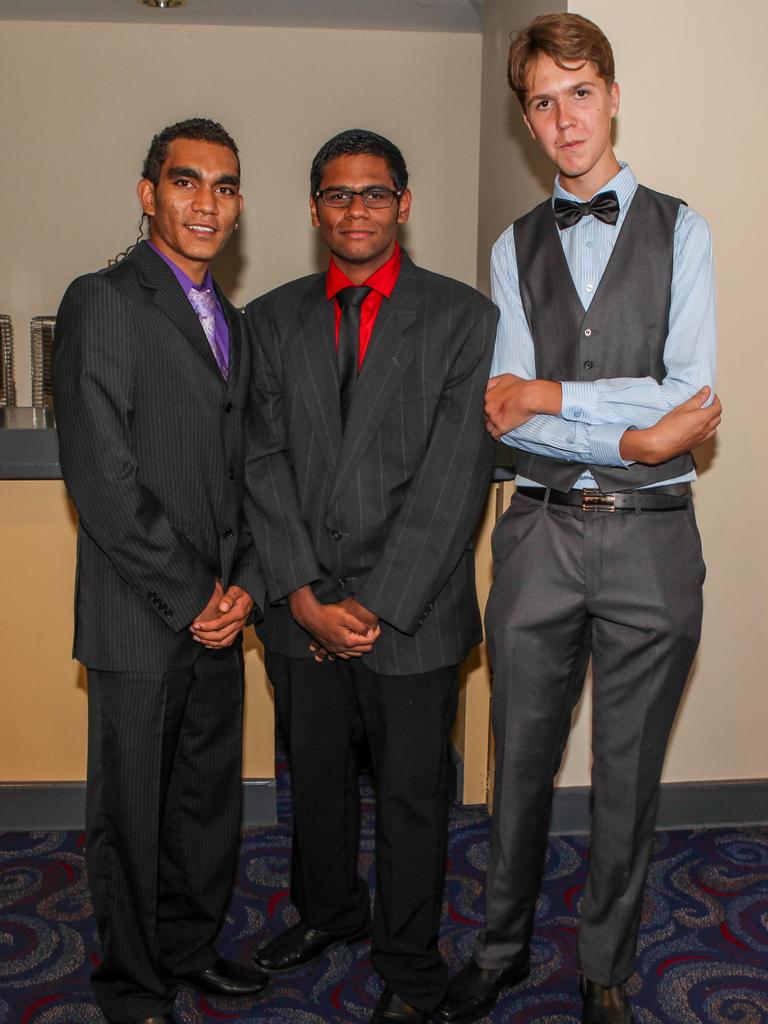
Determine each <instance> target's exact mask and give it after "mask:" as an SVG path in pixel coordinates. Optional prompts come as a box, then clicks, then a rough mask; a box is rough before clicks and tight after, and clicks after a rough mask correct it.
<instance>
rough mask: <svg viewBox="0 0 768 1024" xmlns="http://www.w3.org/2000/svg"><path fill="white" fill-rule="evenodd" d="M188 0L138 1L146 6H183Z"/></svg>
mask: <svg viewBox="0 0 768 1024" xmlns="http://www.w3.org/2000/svg"><path fill="white" fill-rule="evenodd" d="M186 2H187V0H137V3H140V4H143V5H144V6H145V7H161V8H163V9H164V8H166V7H183V6H184V4H185V3H186Z"/></svg>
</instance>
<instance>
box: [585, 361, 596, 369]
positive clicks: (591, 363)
mask: <svg viewBox="0 0 768 1024" xmlns="http://www.w3.org/2000/svg"><path fill="white" fill-rule="evenodd" d="M594 365H595V364H594V363H593V362H592V360H591V359H586V360H585V361H584V369H585V370H591V369H592V367H593V366H594Z"/></svg>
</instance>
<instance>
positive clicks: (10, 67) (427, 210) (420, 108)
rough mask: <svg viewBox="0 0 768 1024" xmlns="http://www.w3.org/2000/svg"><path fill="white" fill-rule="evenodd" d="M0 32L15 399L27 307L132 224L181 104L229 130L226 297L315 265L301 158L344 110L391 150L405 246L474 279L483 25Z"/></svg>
mask: <svg viewBox="0 0 768 1024" xmlns="http://www.w3.org/2000/svg"><path fill="white" fill-rule="evenodd" d="M0 33H1V37H2V43H3V60H2V62H0V96H2V97H3V101H2V103H1V104H0V139H2V145H0V180H2V182H3V196H4V199H5V202H4V204H3V206H4V209H3V217H2V228H1V231H2V247H0V312H3V313H10V314H11V315H12V316H13V320H14V325H15V328H16V338H17V342H16V347H17V380H18V384H19V403H20V404H28V403H29V395H30V392H29V354H28V348H29V344H28V333H29V328H28V323H29V318H30V317H31V316H34V315H36V314H41V313H45V314H47V313H53V312H55V310H56V308H57V306H58V302H59V299H60V297H61V294H62V292H63V290H64V288H65V287H66V285H67V284H68V282H69V281H70V280H71V279H72V278H73V277H74V276H76V275H77V274H81V273H84V272H86V271H89V270H95V269H97V268H98V267H100V266H103V265H104V264H105V263H106V261H107V259H108V258H109V257H110V256H112V255H113V254H115V253H116V252H118V251H120V250H121V249H123V248H124V247H125V246H126V245H127V244H128V243H130V242H132V241H133V239H134V238H135V235H136V231H135V227H136V224H137V222H138V203H137V201H136V199H135V193H134V189H135V184H136V181H137V179H138V176H139V170H140V168H141V163H142V161H143V158H144V154H145V152H146V149H147V146H148V143H149V140H150V138H151V136H152V134H153V133H154V131H156V130H158V129H159V128H162V127H163V126H164V125H166V124H168V123H170V122H172V121H176V120H179V119H181V118H185V117H190V116H194V115H204V116H210V117H214V118H216V119H218V120H220V121H221V122H222V123H223V124H224V126H225V127H226V128H227V129H228V130H229V131H230V132H231V133H232V135H233V136H234V137H235V139H236V140H237V142H238V144H239V146H240V148H241V157H242V166H243V189H244V193H245V196H246V210H245V215H244V217H243V221H242V225H241V230H240V231H239V232H238V235H237V236H236V237H235V240H234V245H235V246H236V248H232V243H231V245H230V249H229V250H228V253H229V255H225V257H224V259H223V261H222V265H221V266H220V267H219V270H218V276H219V277H220V279H221V280H222V283H224V284H225V285H226V287H227V290H228V291H229V293H230V296H231V297H232V299H233V301H234V302H236V303H238V304H240V303H244V302H246V301H247V300H248V299H249V298H252V297H253V296H254V295H257V294H260V293H261V292H264V291H266V290H268V289H269V288H272V287H274V286H276V285H278V284H281V283H283V282H284V281H286V280H290V279H291V278H294V277H298V276H300V275H302V274H305V273H309V272H311V271H312V270H314V269H316V265H317V259H318V247H317V243H316V240H315V236H314V233H313V231H312V229H311V227H310V226H309V219H308V215H307V193H308V189H309V186H308V173H309V164H310V162H311V159H312V156H313V155H314V153H315V152H316V150H317V149H318V148H319V146H320V145H321V144H322V143H323V142H324V141H325V140H326V139H327V138H329V137H330V136H331V135H333V134H335V133H336V132H337V131H340V130H342V129H344V128H350V127H368V128H373V129H375V130H377V131H379V132H381V133H383V134H385V135H389V136H391V137H392V138H393V139H394V140H395V141H396V142H397V143H398V144H399V145H400V147H401V148H402V150H403V152H404V153H405V156H406V159H407V162H408V164H409V169H410V171H411V177H412V186H413V190H414V205H413V214H412V223H411V225H410V226H409V228H408V231H407V234H406V241H407V244H408V247H409V250H410V252H411V254H412V255H413V256H414V258H415V259H416V260H417V261H418V262H421V263H423V264H424V265H425V266H429V267H431V268H432V269H434V270H438V271H441V272H443V273H446V274H449V275H451V276H453V277H457V278H460V279H462V280H465V281H467V282H469V283H474V280H475V270H476V245H477V242H476V240H477V181H478V145H479V123H478V109H479V103H480V61H481V45H482V41H481V37H480V36H479V35H477V34H475V35H469V34H460V33H430V32H384V31H379V32H373V31H357V30H355V31H352V30H348V31H341V30H321V29H278V28H253V27H250V28H229V27H204V26H192V27H187V28H176V27H170V26H147V25H142V26H133V25H114V24H106V25H104V24H102V25H97V24H82V23H51V22H45V23H35V22H2V21H0ZM236 257H240V259H239V261H238V260H237V259H236ZM238 262H239V266H236V264H237V263H238Z"/></svg>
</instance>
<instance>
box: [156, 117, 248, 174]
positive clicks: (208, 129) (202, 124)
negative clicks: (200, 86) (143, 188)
mask: <svg viewBox="0 0 768 1024" xmlns="http://www.w3.org/2000/svg"><path fill="white" fill-rule="evenodd" d="M174 139H198V140H199V141H200V142H213V143H216V144H217V145H219V146H226V147H227V149H231V150H232V152H233V153H234V154H235V156H236V157H237V171H238V174H239V173H240V157H239V156H238V150H237V146H236V145H235V140H234V139H233V138H232V136H231V135H230V134H229V132H227V131H225V130H224V129H223V128H222V127H221V125H220V124H219V123H218V121H211V120H209V119H208V118H207V117H190V118H188V119H187V120H186V121H177V122H176V124H169V125H168V127H167V128H163V130H162V131H161V132H158V133H157V135H155V137H154V138H153V139H152V142H151V143H150V145H149V151H148V153H147V155H146V158H145V160H144V166H143V168H142V170H141V176H142V178H147V179H148V180H149V181H151V182H152V184H153V185H157V184H159V182H160V169H161V168H162V166H163V164H164V163H165V161H166V158H167V156H168V146H169V145H170V143H171V142H173V140H174Z"/></svg>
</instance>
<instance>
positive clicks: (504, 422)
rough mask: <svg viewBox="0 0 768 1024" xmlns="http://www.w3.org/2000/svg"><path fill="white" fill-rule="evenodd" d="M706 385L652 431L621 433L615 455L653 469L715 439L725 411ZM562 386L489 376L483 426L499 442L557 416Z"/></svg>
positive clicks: (670, 412)
mask: <svg viewBox="0 0 768 1024" xmlns="http://www.w3.org/2000/svg"><path fill="white" fill-rule="evenodd" d="M711 394H712V389H711V388H709V387H703V388H700V389H699V391H697V392H696V394H695V395H693V396H692V397H691V398H689V399H688V400H687V401H685V402H681V403H680V405H677V406H675V408H674V409H671V410H670V411H669V412H668V413H666V415H664V416H662V417H661V418H660V419H659V420H658V422H657V423H655V424H654V425H653V426H652V427H645V428H644V429H642V430H631V429H629V430H625V431H624V434H623V435H622V437H621V442H620V444H619V452H620V454H621V457H622V459H624V460H625V462H641V463H645V464H646V465H657V464H658V463H660V462H666V461H667V459H671V458H674V457H675V456H676V455H680V454H681V453H682V452H686V451H689V450H690V449H691V448H695V447H696V446H697V445H699V444H702V443H703V442H704V441H708V440H709V439H710V438H711V437H713V436H714V434H715V432H716V430H717V428H718V426H719V425H720V419H721V416H722V412H723V407H722V405H721V404H720V399H719V398H718V397H717V395H715V397H714V399H713V400H712V404H711V405H706V402H707V401H708V400H709V397H710V395H711ZM561 409H562V388H561V386H560V384H559V382H557V381H551V380H526V379H525V378H523V377H517V376H516V375H515V374H513V373H502V374H500V375H499V376H498V377H491V379H490V380H489V381H488V386H487V388H486V392H485V426H486V429H487V430H488V432H489V434H491V436H492V437H494V438H495V439H496V440H497V441H498V440H499V438H500V437H503V435H504V434H507V433H509V431H510V430H514V429H515V428H516V427H519V426H521V425H522V424H523V423H527V422H528V420H530V419H531V418H532V417H533V416H536V415H540V414H545V415H550V416H558V415H559V414H560V411H561Z"/></svg>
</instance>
